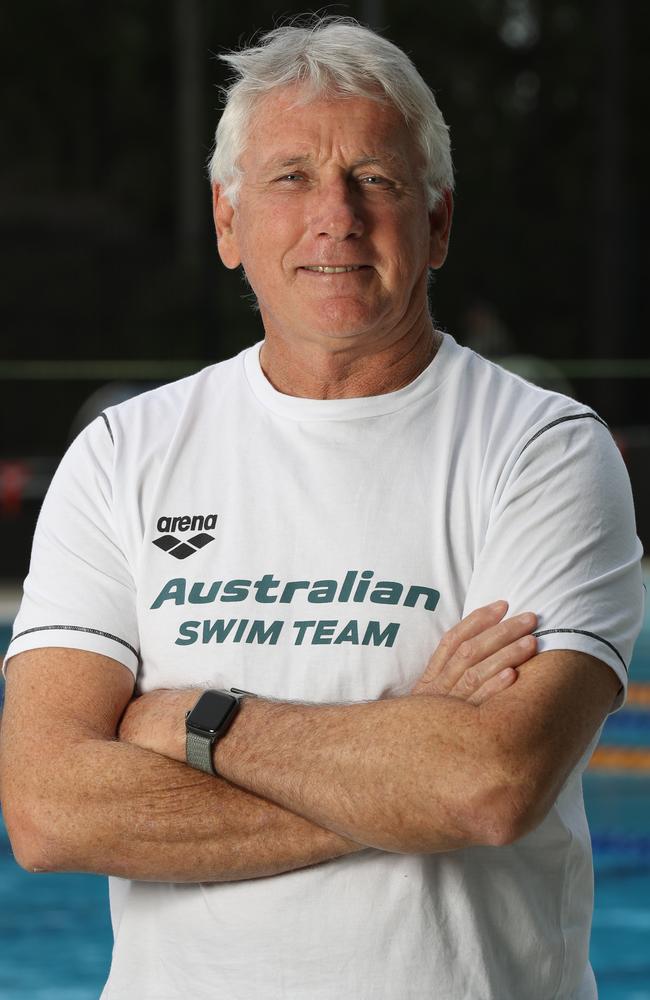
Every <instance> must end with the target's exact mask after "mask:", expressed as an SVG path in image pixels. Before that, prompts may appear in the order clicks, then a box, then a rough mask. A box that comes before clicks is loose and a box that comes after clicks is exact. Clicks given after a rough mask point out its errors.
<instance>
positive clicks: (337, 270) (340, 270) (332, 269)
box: [299, 264, 369, 274]
mask: <svg viewBox="0 0 650 1000" xmlns="http://www.w3.org/2000/svg"><path fill="white" fill-rule="evenodd" d="M299 270H300V271H312V272H313V273H315V274H348V273H349V272H350V271H367V270H369V267H368V265H367V264H332V265H329V264H303V265H302V266H301V267H300V268H299Z"/></svg>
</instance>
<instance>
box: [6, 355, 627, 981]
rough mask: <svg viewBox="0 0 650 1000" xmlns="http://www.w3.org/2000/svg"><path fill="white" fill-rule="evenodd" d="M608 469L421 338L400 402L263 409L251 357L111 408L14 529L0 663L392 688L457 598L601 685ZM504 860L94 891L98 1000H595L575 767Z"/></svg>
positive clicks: (612, 486)
mask: <svg viewBox="0 0 650 1000" xmlns="http://www.w3.org/2000/svg"><path fill="white" fill-rule="evenodd" d="M640 554H641V553H640V545H639V542H638V540H637V539H636V537H635V533H634V512H633V506H632V500H631V494H630V488H629V482H628V478H627V475H626V472H625V469H624V466H623V463H622V460H621V458H620V456H619V454H618V451H617V449H616V447H615V445H614V443H613V441H612V439H611V437H610V434H609V432H608V431H607V429H606V427H605V426H604V425H603V423H602V421H601V420H600V419H599V418H598V417H597V416H596V415H595V414H594V413H592V412H591V411H590V410H588V409H587V408H586V407H584V406H582V405H580V404H579V403H576V402H575V401H573V400H570V399H567V398H565V397H563V396H559V395H556V394H553V393H549V392H546V391H544V390H541V389H539V388H536V387H535V386H532V385H530V384H528V383H526V382H524V381H523V380H522V379H520V378H518V377H516V376H514V375H511V374H509V373H507V372H505V371H503V370H502V369H500V368H498V367H497V366H495V365H493V364H490V363H489V362H487V361H485V360H484V359H482V358H480V357H478V356H477V355H475V354H473V353H472V352H471V351H469V350H466V349H464V348H461V347H459V346H458V345H457V344H456V343H455V341H454V340H453V338H451V337H450V336H448V335H447V336H445V338H444V341H443V343H442V346H441V348H440V350H439V352H438V354H437V356H436V357H435V359H434V360H433V362H432V363H431V364H430V365H429V367H428V368H427V369H426V370H425V371H423V372H422V373H421V374H420V375H419V376H418V378H416V379H415V380H414V381H413V382H411V383H410V384H409V385H408V386H406V387H405V388H403V389H400V390H398V391H397V392H391V393H387V394H384V395H380V396H372V397H366V398H353V399H337V400H312V399H303V398H296V397H291V396H286V395H283V394H281V393H279V392H277V391H276V390H275V389H274V388H273V387H272V386H271V385H270V383H269V382H268V381H267V379H266V378H265V376H264V374H263V372H262V370H261V367H260V364H259V345H258V346H256V347H254V348H250V349H249V350H247V351H244V352H243V353H242V354H240V355H239V356H238V357H236V358H234V359H232V360H230V361H226V362H224V363H222V364H218V365H215V366H213V367H211V368H207V369H205V370H204V371H202V372H199V373H198V374H197V375H194V376H192V377H190V378H187V379H184V380H182V381H180V382H176V383H174V384H172V385H169V386H166V387H164V388H161V389H157V390H154V391H153V392H150V393H147V394H145V395H143V396H139V397H137V398H135V399H132V400H130V401H128V402H126V403H123V404H122V405H120V406H118V407H115V408H112V409H110V410H108V411H107V412H106V414H105V415H104V416H103V417H102V418H99V419H98V420H96V421H95V422H94V423H93V424H92V425H91V426H90V427H89V428H88V429H87V430H86V431H85V432H83V433H82V434H81V435H80V437H79V438H78V439H77V440H76V441H75V442H74V444H73V445H72V447H71V449H70V450H69V452H68V453H67V455H66V456H65V458H64V459H63V462H62V464H61V467H60V469H59V471H58V472H57V474H56V477H55V479H54V482H53V484H52V487H51V489H50V492H49V494H48V496H47V498H46V500H45V503H44V506H43V511H42V514H41V517H40V520H39V524H38V528H37V532H36V538H35V543H34V552H33V557H32V564H31V568H30V573H29V576H28V578H27V581H26V584H25V597H24V601H23V604H22V606H21V609H20V613H19V615H18V619H17V621H16V625H15V631H14V639H13V641H12V643H11V646H10V649H9V655H14V654H15V653H18V652H19V651H22V650H25V649H31V648H34V647H37V646H53V645H55V646H67V647H74V648H77V649H84V650H94V651H96V652H100V653H104V654H106V655H108V656H111V657H113V658H114V659H116V660H119V661H120V662H122V663H123V664H125V665H126V666H127V667H128V668H129V669H131V670H132V671H133V673H134V674H135V676H136V678H137V683H138V686H139V688H140V690H142V691H150V690H152V689H154V688H159V687H173V686H186V685H209V686H212V687H226V688H227V687H231V686H236V687H240V688H244V689H245V690H248V691H254V692H257V693H258V694H260V695H266V696H270V697H274V698H280V699H286V700H292V699H293V700H306V701H313V702H349V701H356V700H362V699H374V698H380V697H382V696H385V695H387V694H400V693H407V692H408V690H409V688H410V686H411V685H412V684H413V683H414V681H415V680H416V678H417V677H418V676H419V675H420V674H421V672H422V670H423V669H424V666H425V664H426V662H427V660H428V659H429V656H430V654H431V652H432V651H433V649H434V648H435V646H436V645H437V643H438V641H439V639H440V637H441V636H442V634H443V632H444V631H445V630H446V629H448V628H449V627H450V626H452V625H453V624H454V623H456V622H457V621H458V620H459V619H460V618H461V617H462V616H463V615H464V614H466V613H467V612H468V611H470V610H471V609H472V608H475V607H477V606H479V605H482V604H485V603H488V602H489V601H492V600H496V599H497V598H504V599H506V600H508V601H509V602H510V613H511V614H516V613H518V612H520V611H524V610H533V611H535V612H537V614H538V615H539V628H538V632H537V634H538V636H539V649H540V651H543V650H548V649H558V648H562V649H575V650H582V651H584V652H586V653H590V654H592V655H593V656H596V657H598V658H599V659H600V660H603V661H604V662H605V663H607V664H609V666H610V667H611V669H612V670H614V672H615V673H616V674H617V676H618V678H619V680H620V683H621V689H622V693H621V699H622V697H623V691H624V688H625V685H626V678H627V665H628V663H629V660H630V655H631V651H632V643H633V641H634V638H635V637H636V634H637V632H638V630H639V628H640V622H641V603H642V600H641V594H642V581H641V571H640V566H639V559H640ZM588 756H589V754H586V755H585V757H584V759H583V761H581V763H580V765H579V766H578V767H577V768H576V770H575V771H574V772H573V774H572V775H571V776H570V778H569V780H568V781H567V782H566V784H565V786H564V788H563V790H562V792H561V794H560V796H559V798H558V800H557V802H556V803H555V805H554V806H553V808H552V809H551V811H550V813H549V814H548V816H547V818H546V819H545V820H544V822H543V823H542V824H541V825H540V826H539V827H538V828H537V829H536V830H534V831H533V832H532V833H530V834H528V835H527V836H525V837H523V838H522V839H521V840H519V841H517V842H516V843H515V844H512V845H510V846H507V847H499V848H494V847H474V848H469V849H465V850H459V851H454V852H448V853H440V854H432V855H400V854H390V853H387V852H382V851H379V850H374V849H369V850H367V851H364V852H362V853H361V854H358V855H352V856H350V857H345V858H341V859H338V860H334V861H332V862H328V863H327V864H323V865H318V866H315V867H312V868H308V869H304V870H298V871H295V872H290V873H288V874H283V875H277V876H274V877H271V878H263V879H252V880H248V881H245V882H233V883H224V884H199V885H175V884H166V883H145V882H133V881H128V880H122V879H111V909H112V918H113V926H114V931H115V948H114V955H113V965H112V969H111V974H110V978H109V982H108V984H107V986H106V988H105V991H104V993H103V997H104V1000H133V998H134V997H138V998H139V1000H181V998H183V1000H185V998H186V997H188V996H193V997H197V998H206V1000H207V998H210V1000H212V998H215V1000H216V998H224V1000H226V998H227V1000H260V998H261V997H263V998H264V1000H341V998H354V1000H371V998H372V1000H379V998H381V1000H421V998H425V997H431V998H436V1000H522V998H523V997H526V1000H537V998H539V1000H541V998H550V997H553V998H580V1000H587V998H593V997H595V996H596V991H595V985H594V983H593V975H592V973H591V970H590V968H589V966H588V959H587V954H588V940H589V929H590V920H591V912H592V903H593V898H592V863H591V851H590V843H589V834H588V830H587V824H586V820H585V815H584V808H583V803H582V791H581V772H582V770H583V769H584V767H585V766H586V762H587V759H588Z"/></svg>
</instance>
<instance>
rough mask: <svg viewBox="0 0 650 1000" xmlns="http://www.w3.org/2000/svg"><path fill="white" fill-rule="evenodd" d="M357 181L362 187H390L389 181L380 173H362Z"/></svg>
mask: <svg viewBox="0 0 650 1000" xmlns="http://www.w3.org/2000/svg"><path fill="white" fill-rule="evenodd" d="M358 181H359V183H360V184H362V185H363V186H364V187H390V181H389V180H388V179H387V178H386V177H382V176H381V174H363V175H362V176H361V177H359V178H358Z"/></svg>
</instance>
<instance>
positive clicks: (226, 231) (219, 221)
mask: <svg viewBox="0 0 650 1000" xmlns="http://www.w3.org/2000/svg"><path fill="white" fill-rule="evenodd" d="M212 217H213V219H214V228H215V230H216V232H217V247H218V248H219V256H220V257H221V260H222V261H223V263H224V264H225V265H226V267H229V268H230V269H231V270H232V269H233V268H235V267H239V265H240V264H241V257H240V255H239V244H238V241H237V237H236V234H235V208H234V207H233V205H231V203H230V200H229V199H228V198H226V196H225V195H224V194H222V192H221V186H220V185H219V184H213V185H212Z"/></svg>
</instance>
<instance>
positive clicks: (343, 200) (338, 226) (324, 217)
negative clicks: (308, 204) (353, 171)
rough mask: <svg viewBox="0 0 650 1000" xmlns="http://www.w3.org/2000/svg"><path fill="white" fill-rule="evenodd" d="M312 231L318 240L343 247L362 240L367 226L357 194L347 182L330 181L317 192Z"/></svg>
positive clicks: (341, 179)
mask: <svg viewBox="0 0 650 1000" xmlns="http://www.w3.org/2000/svg"><path fill="white" fill-rule="evenodd" d="M311 228H312V232H314V233H315V234H316V235H317V236H319V237H323V238H329V239H332V240H335V241H336V242H337V243H341V242H343V241H344V240H347V239H355V238H358V237H359V236H361V234H362V233H363V230H364V223H363V219H362V217H361V210H360V206H359V204H358V199H357V198H356V197H355V193H354V191H353V190H352V189H351V186H350V185H349V184H348V183H347V181H346V180H345V178H337V179H336V180H329V181H328V182H327V183H323V184H321V185H320V186H319V188H318V191H317V192H315V199H314V206H313V215H312V219H311Z"/></svg>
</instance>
